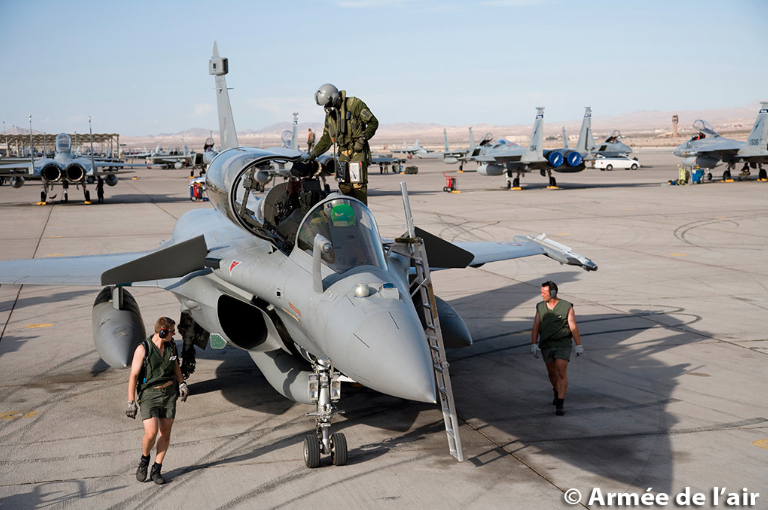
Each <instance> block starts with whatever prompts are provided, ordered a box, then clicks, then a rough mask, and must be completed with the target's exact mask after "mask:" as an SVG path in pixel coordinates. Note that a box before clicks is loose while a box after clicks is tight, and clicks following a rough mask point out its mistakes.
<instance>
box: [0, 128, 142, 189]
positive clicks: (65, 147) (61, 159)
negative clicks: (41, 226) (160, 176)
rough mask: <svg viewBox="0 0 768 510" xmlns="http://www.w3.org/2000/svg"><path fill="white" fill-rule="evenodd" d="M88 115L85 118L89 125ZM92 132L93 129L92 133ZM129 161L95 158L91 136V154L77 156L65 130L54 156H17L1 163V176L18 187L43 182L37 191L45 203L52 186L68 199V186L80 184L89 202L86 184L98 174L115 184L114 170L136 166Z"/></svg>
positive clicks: (111, 184) (57, 140) (115, 174)
mask: <svg viewBox="0 0 768 510" xmlns="http://www.w3.org/2000/svg"><path fill="white" fill-rule="evenodd" d="M90 123H91V118H90V117H88V124H89V126H90ZM91 133H92V132H91ZM138 166H142V165H132V164H128V163H122V162H116V161H114V160H111V159H110V160H102V159H96V158H95V156H94V155H93V139H91V155H90V157H83V156H77V155H75V154H73V153H72V139H71V138H70V136H69V135H68V134H67V133H59V134H58V135H56V142H55V153H54V157H53V158H47V157H43V158H41V159H34V158H32V159H26V160H20V159H16V160H15V161H13V162H8V163H5V162H1V163H0V176H2V177H3V178H6V177H7V178H9V179H10V184H11V186H13V187H14V188H17V189H18V188H21V187H22V186H23V185H24V182H25V181H26V180H27V179H29V180H39V181H42V183H43V191H41V192H40V202H41V203H46V202H47V200H48V198H49V193H50V192H51V191H52V190H53V187H54V185H57V184H58V185H61V186H62V187H63V189H64V193H63V198H62V201H64V202H67V201H68V194H67V189H68V188H69V185H71V184H73V185H75V186H77V187H80V186H82V188H83V195H84V198H85V201H86V202H89V201H90V192H89V191H88V190H87V189H86V184H92V183H93V182H94V180H95V179H96V178H97V177H98V176H104V182H105V183H107V184H108V185H109V186H114V185H116V184H117V173H116V172H117V169H119V168H130V167H138Z"/></svg>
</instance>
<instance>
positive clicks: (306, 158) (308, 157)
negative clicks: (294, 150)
mask: <svg viewBox="0 0 768 510" xmlns="http://www.w3.org/2000/svg"><path fill="white" fill-rule="evenodd" d="M314 160H315V156H314V155H313V154H312V153H311V152H310V153H306V152H305V153H304V154H302V155H301V159H299V161H301V162H302V163H311V162H313V161H314Z"/></svg>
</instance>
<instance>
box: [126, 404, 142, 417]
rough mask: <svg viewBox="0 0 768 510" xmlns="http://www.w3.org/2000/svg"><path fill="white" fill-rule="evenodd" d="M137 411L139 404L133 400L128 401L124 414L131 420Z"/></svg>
mask: <svg viewBox="0 0 768 510" xmlns="http://www.w3.org/2000/svg"><path fill="white" fill-rule="evenodd" d="M138 412H139V405H138V404H137V403H136V401H135V400H129V401H128V408H127V409H126V410H125V415H126V416H127V417H128V418H131V419H132V420H135V419H136V413H138Z"/></svg>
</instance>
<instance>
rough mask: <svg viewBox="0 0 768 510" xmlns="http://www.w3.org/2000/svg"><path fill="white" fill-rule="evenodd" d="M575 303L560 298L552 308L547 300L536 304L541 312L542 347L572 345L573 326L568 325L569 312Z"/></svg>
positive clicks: (540, 333)
mask: <svg viewBox="0 0 768 510" xmlns="http://www.w3.org/2000/svg"><path fill="white" fill-rule="evenodd" d="M572 306H573V305H572V304H571V303H569V302H568V301H566V300H564V299H560V300H559V301H558V302H557V304H555V307H554V308H553V309H552V310H550V309H549V308H548V307H547V302H546V301H542V302H541V303H539V304H538V305H536V311H537V312H538V313H539V337H540V338H541V340H540V341H539V345H540V346H541V347H568V346H570V345H571V328H569V327H568V312H569V311H570V309H571V307H572Z"/></svg>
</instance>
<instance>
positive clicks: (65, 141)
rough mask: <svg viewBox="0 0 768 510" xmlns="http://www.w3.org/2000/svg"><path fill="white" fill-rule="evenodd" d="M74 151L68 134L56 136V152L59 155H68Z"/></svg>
mask: <svg viewBox="0 0 768 510" xmlns="http://www.w3.org/2000/svg"><path fill="white" fill-rule="evenodd" d="M71 150H72V139H71V138H70V137H69V135H68V134H66V133H59V134H58V135H56V152H57V153H59V154H62V153H68V152H70V151H71Z"/></svg>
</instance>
